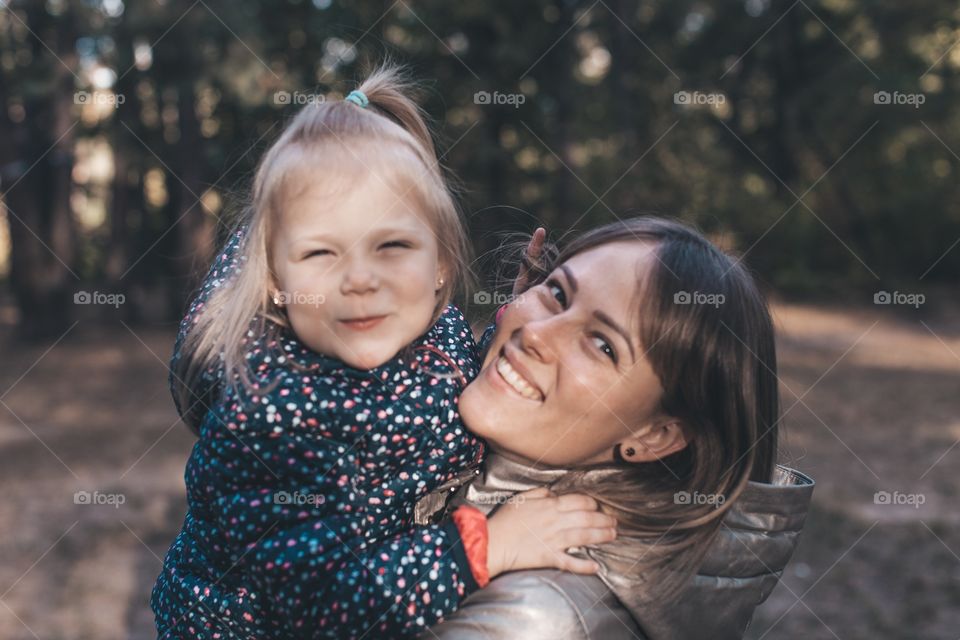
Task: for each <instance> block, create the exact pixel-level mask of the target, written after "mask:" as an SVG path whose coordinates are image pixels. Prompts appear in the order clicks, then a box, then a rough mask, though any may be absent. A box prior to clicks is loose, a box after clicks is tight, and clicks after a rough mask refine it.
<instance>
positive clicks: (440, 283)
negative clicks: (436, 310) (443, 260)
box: [437, 278, 444, 289]
mask: <svg viewBox="0 0 960 640" xmlns="http://www.w3.org/2000/svg"><path fill="white" fill-rule="evenodd" d="M443 282H444V281H443V278H440V279H439V280H437V289H439V288H440V287H442V286H443Z"/></svg>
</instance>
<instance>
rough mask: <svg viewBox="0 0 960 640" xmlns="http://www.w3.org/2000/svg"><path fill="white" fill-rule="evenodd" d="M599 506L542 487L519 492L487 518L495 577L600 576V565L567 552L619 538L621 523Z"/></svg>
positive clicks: (490, 566) (489, 556)
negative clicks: (522, 572)
mask: <svg viewBox="0 0 960 640" xmlns="http://www.w3.org/2000/svg"><path fill="white" fill-rule="evenodd" d="M598 507H599V505H598V504H597V501H596V500H594V499H593V498H591V497H589V496H585V495H582V494H578V493H571V494H567V495H562V496H559V497H556V496H554V495H553V494H551V493H550V491H549V490H548V489H545V488H539V489H533V490H531V491H525V492H523V493H519V494H517V495H516V496H514V497H513V498H512V499H511V500H510V501H509V502H508V503H507V504H505V505H503V506H501V507H500V508H499V509H497V511H496V512H494V514H493V515H492V516H490V518H489V519H488V520H487V534H488V543H487V569H488V571H489V573H490V577H491V578H493V577H494V576H496V575H498V574H500V573H503V572H504V571H515V570H517V569H536V568H542V567H551V568H556V569H563V570H564V571H571V572H573V573H586V574H591V573H596V572H597V571H598V569H599V567H598V566H597V563H595V562H594V561H592V560H583V559H581V558H575V557H573V556H571V555H569V554H568V553H567V552H566V550H567V549H569V548H570V547H578V546H581V545H587V544H599V543H603V542H610V541H611V540H613V539H615V538H616V537H617V529H616V526H617V521H616V519H614V518H613V517H612V516H609V515H607V514H605V513H601V512H600V511H598V510H597V509H598Z"/></svg>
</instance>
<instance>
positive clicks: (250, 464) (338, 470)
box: [151, 233, 483, 639]
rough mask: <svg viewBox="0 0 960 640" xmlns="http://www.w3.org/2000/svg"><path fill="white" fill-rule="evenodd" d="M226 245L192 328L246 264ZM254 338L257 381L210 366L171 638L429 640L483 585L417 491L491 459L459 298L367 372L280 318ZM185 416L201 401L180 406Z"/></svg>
mask: <svg viewBox="0 0 960 640" xmlns="http://www.w3.org/2000/svg"><path fill="white" fill-rule="evenodd" d="M241 241H242V235H241V234H239V233H238V234H237V235H235V236H234V237H232V238H231V240H230V242H229V243H228V245H227V247H226V248H225V250H224V252H223V253H222V254H221V255H220V256H218V258H217V260H216V261H215V262H214V264H213V266H212V267H211V269H210V272H209V273H208V275H207V278H206V280H205V282H204V285H203V287H202V289H201V291H200V293H199V294H198V296H197V298H196V300H194V302H193V304H192V305H191V308H190V311H189V312H188V314H187V316H186V317H185V318H184V320H183V323H182V324H181V331H180V336H179V337H178V341H177V347H176V348H175V349H174V356H173V357H174V361H176V359H177V358H178V357H179V347H180V345H181V344H182V340H183V336H184V335H185V334H186V331H187V330H189V328H190V326H191V325H192V323H193V319H194V318H195V317H196V316H197V314H198V313H199V312H200V311H202V309H203V304H204V301H205V300H206V298H207V297H208V296H209V294H210V292H211V291H212V290H213V289H215V288H216V287H218V286H220V285H221V284H222V283H223V282H224V281H226V279H227V278H229V277H230V274H231V273H232V272H233V271H234V270H235V269H237V268H239V266H238V265H239V261H238V259H237V258H236V256H235V254H236V250H237V246H238V244H239V243H240V242H241ZM273 329H276V330H275V331H271V332H270V334H271V335H269V336H267V335H255V334H254V333H252V332H251V333H249V334H248V342H247V359H248V362H249V364H250V368H251V371H252V372H253V374H254V380H253V382H254V384H255V385H256V386H257V388H255V389H253V390H250V389H247V388H245V387H244V386H243V385H226V384H224V378H225V375H224V372H223V371H222V370H212V371H208V372H207V374H206V375H205V376H204V378H203V385H202V387H203V388H200V389H196V390H195V392H196V393H197V395H198V397H200V398H207V399H209V400H210V402H209V403H206V402H205V403H203V404H204V407H203V409H202V410H203V411H205V414H204V417H203V421H202V423H201V426H200V430H199V431H200V432H199V438H198V440H197V442H196V444H195V445H194V448H193V451H192V453H191V455H190V459H189V461H188V462H187V468H186V472H185V476H184V479H185V481H186V486H187V503H188V511H187V514H186V517H185V519H184V524H183V528H182V530H181V532H180V534H179V535H178V536H177V538H176V540H174V542H173V544H172V545H171V547H170V550H169V551H168V553H167V556H166V559H165V561H164V565H163V569H162V572H161V574H160V576H159V578H158V579H157V583H156V586H155V587H154V589H153V596H152V599H151V606H152V608H153V611H154V614H155V617H156V624H157V630H158V633H159V636H160V637H161V638H186V637H189V638H258V639H259V638H322V637H337V638H344V637H359V636H363V635H365V634H366V637H369V638H381V637H412V636H415V635H417V634H419V633H420V632H422V631H423V630H424V629H425V628H426V627H427V626H429V625H432V624H435V623H436V622H437V621H438V620H440V619H441V618H442V616H443V615H445V614H448V613H450V612H451V611H453V610H454V609H455V608H456V607H457V605H458V604H459V603H460V601H461V600H462V599H463V598H464V597H465V596H466V595H467V594H469V593H470V592H472V591H473V590H474V589H476V588H477V585H476V583H475V582H474V581H473V577H472V575H471V574H470V569H469V564H468V562H467V559H466V556H465V554H464V551H463V547H462V544H461V542H460V537H459V534H458V532H457V529H456V527H455V526H454V525H452V524H450V523H444V524H441V525H434V526H429V527H417V526H415V525H414V523H413V508H414V505H415V503H416V502H417V500H418V499H419V498H420V497H422V496H423V495H425V494H426V493H428V492H430V491H431V490H433V489H435V488H436V487H437V486H438V485H440V484H441V483H443V482H445V481H447V480H449V479H451V478H453V477H454V476H456V475H458V474H459V473H461V472H463V471H464V470H465V469H467V468H470V467H472V466H476V465H479V463H480V461H481V458H482V453H483V444H482V443H481V441H480V440H478V439H477V438H475V437H474V436H473V435H471V434H470V433H469V432H468V431H467V430H466V429H465V427H464V426H463V423H462V422H461V420H460V415H459V413H458V410H457V399H458V397H459V394H460V392H461V390H462V388H463V385H464V384H465V383H466V382H468V381H469V380H472V379H473V377H475V376H476V374H477V367H478V353H477V345H476V344H475V343H474V340H473V336H472V333H471V330H470V327H469V325H468V324H467V322H466V321H465V319H464V318H463V315H462V314H461V313H460V311H459V310H457V309H456V308H455V307H453V306H450V307H447V309H446V310H445V311H444V313H443V315H442V317H441V318H440V319H439V320H438V321H437V323H436V324H435V325H434V326H433V327H431V328H430V329H429V330H428V331H427V332H426V333H425V334H424V335H423V336H422V337H421V338H420V339H418V340H417V341H416V342H415V343H414V344H412V345H411V346H410V348H409V349H406V350H404V351H403V352H401V354H399V355H398V356H397V357H395V358H394V359H393V360H392V361H390V362H388V363H386V364H385V365H383V366H382V367H379V368H377V369H373V370H370V371H361V370H357V369H352V368H350V367H347V366H346V365H344V364H343V363H342V362H340V361H337V360H334V359H332V358H328V357H326V356H322V355H320V354H317V353H314V352H312V351H310V350H309V349H307V348H306V347H304V346H303V345H301V344H300V343H299V342H298V341H297V340H296V338H295V337H294V336H293V335H292V334H290V333H289V332H285V331H282V330H279V328H277V327H273ZM178 409H179V410H180V411H181V414H183V409H184V408H183V407H178Z"/></svg>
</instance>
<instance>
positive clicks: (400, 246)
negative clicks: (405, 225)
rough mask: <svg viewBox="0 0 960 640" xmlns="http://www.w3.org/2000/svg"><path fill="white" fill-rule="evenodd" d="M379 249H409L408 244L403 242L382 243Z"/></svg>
mask: <svg viewBox="0 0 960 640" xmlns="http://www.w3.org/2000/svg"><path fill="white" fill-rule="evenodd" d="M379 248H380V249H409V248H410V243H409V242H405V241H403V240H394V241H393V242H384V243H383V244H382V245H380V247H379Z"/></svg>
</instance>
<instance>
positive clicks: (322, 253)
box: [304, 249, 333, 258]
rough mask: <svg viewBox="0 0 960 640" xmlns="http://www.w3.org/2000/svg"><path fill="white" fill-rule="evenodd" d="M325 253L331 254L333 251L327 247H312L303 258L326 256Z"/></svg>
mask: <svg viewBox="0 0 960 640" xmlns="http://www.w3.org/2000/svg"><path fill="white" fill-rule="evenodd" d="M327 255H333V252H332V251H330V250H329V249H314V250H313V251H310V252H309V253H307V255H305V256H304V258H313V257H315V256H327Z"/></svg>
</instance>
